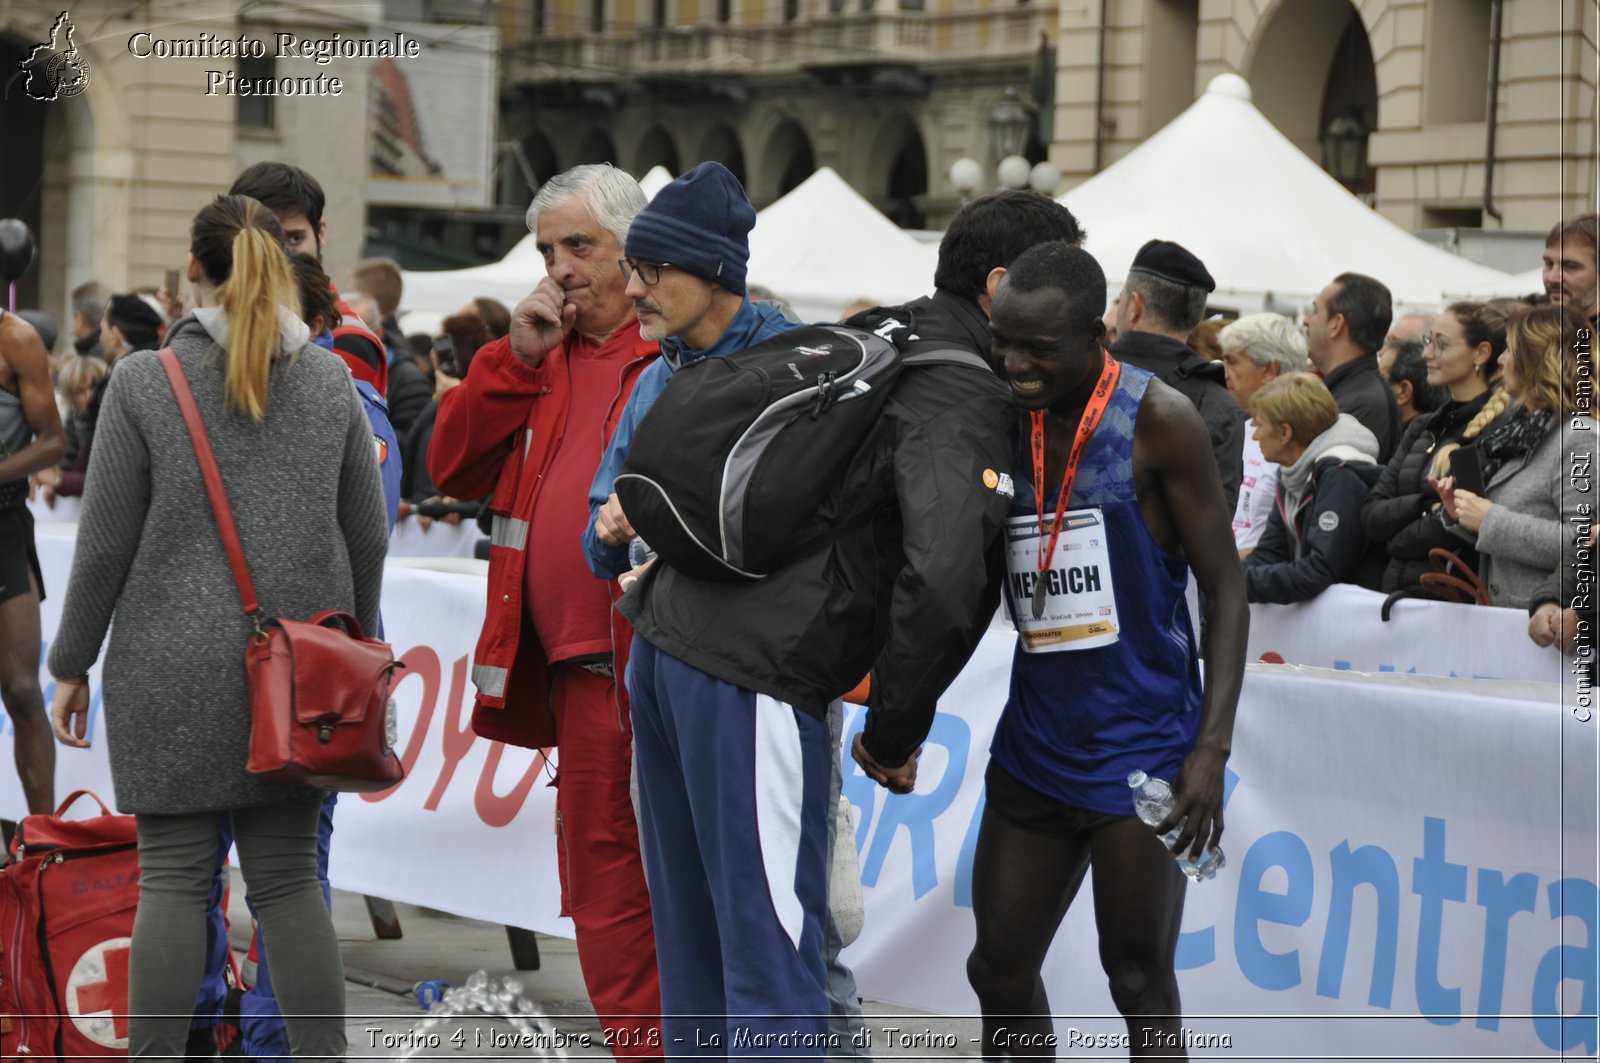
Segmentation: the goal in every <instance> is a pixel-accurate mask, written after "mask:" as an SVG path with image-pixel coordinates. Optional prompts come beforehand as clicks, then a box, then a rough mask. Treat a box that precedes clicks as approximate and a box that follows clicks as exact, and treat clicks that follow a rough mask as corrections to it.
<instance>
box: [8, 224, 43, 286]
mask: <svg viewBox="0 0 1600 1063" xmlns="http://www.w3.org/2000/svg"><path fill="white" fill-rule="evenodd" d="M34 254H35V248H34V245H33V233H31V232H29V231H28V226H27V225H25V224H24V223H23V222H20V221H18V220H17V219H16V218H5V219H0V278H4V279H5V280H7V281H14V280H16V279H17V278H18V277H20V276H22V275H23V274H24V273H26V272H28V267H29V266H31V265H33V257H34Z"/></svg>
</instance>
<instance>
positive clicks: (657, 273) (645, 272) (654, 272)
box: [617, 258, 672, 288]
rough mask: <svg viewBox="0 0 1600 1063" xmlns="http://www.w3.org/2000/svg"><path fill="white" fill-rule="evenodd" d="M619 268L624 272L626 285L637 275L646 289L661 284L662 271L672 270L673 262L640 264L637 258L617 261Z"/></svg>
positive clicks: (623, 277) (623, 276)
mask: <svg viewBox="0 0 1600 1063" xmlns="http://www.w3.org/2000/svg"><path fill="white" fill-rule="evenodd" d="M617 268H618V269H620V270H621V271H622V279H623V281H624V282H625V283H626V282H627V281H630V280H632V279H633V275H634V274H635V273H637V274H638V275H639V279H640V280H642V281H644V286H645V287H646V288H654V287H655V286H656V285H657V284H660V283H661V271H662V270H664V269H671V268H672V263H671V262H640V261H639V260H638V259H636V258H619V259H617Z"/></svg>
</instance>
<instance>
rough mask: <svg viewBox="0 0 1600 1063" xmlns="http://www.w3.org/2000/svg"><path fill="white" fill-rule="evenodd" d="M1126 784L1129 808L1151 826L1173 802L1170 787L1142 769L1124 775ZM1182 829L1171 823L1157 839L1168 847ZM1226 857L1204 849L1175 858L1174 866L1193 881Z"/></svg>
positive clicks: (1214, 870) (1215, 869) (1213, 872)
mask: <svg viewBox="0 0 1600 1063" xmlns="http://www.w3.org/2000/svg"><path fill="white" fill-rule="evenodd" d="M1128 785H1129V786H1130V787H1131V788H1132V789H1133V810H1134V812H1136V813H1137V814H1138V816H1139V818H1140V819H1141V820H1143V821H1144V822H1145V823H1146V824H1148V825H1150V826H1152V827H1154V826H1156V825H1157V824H1159V823H1160V822H1161V821H1162V820H1164V819H1166V818H1167V815H1168V814H1169V813H1171V811H1172V806H1173V803H1174V802H1173V797H1172V787H1171V786H1169V785H1167V783H1166V782H1165V780H1162V779H1152V778H1151V777H1150V776H1148V775H1146V774H1145V773H1144V772H1142V771H1136V772H1133V773H1131V774H1130V775H1129V776H1128ZM1182 829H1183V824H1182V823H1179V824H1178V826H1176V827H1173V828H1172V829H1171V830H1169V831H1168V832H1167V833H1166V834H1164V835H1162V837H1161V840H1162V842H1163V843H1164V844H1165V845H1166V847H1167V848H1168V849H1169V850H1170V849H1171V848H1172V847H1173V845H1174V844H1175V843H1176V842H1177V840H1178V833H1179V831H1181V830H1182ZM1227 864H1228V861H1227V859H1226V858H1225V857H1224V856H1223V855H1222V848H1221V847H1220V846H1218V847H1217V848H1215V849H1207V850H1206V851H1205V853H1204V854H1203V855H1202V856H1201V857H1200V859H1199V860H1192V859H1190V858H1189V857H1187V856H1180V857H1179V858H1178V867H1179V868H1181V869H1182V870H1183V873H1184V874H1185V875H1188V876H1189V877H1190V878H1192V879H1194V880H1195V881H1196V882H1200V881H1203V880H1205V879H1208V878H1213V877H1215V875H1216V873H1217V872H1218V871H1219V870H1220V869H1222V868H1224V867H1226V866H1227Z"/></svg>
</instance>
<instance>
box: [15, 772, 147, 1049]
mask: <svg viewBox="0 0 1600 1063" xmlns="http://www.w3.org/2000/svg"><path fill="white" fill-rule="evenodd" d="M80 797H89V798H91V799H92V800H93V801H94V802H95V804H97V805H99V806H100V815H98V816H91V817H90V818H88V819H73V820H69V819H63V818H62V816H63V814H64V813H65V812H66V811H67V809H68V807H69V806H71V805H72V803H73V802H74V801H76V800H77V799H78V798H80ZM138 905H139V854H138V842H137V835H136V833H135V830H134V819H133V817H132V816H117V815H113V814H112V813H111V810H110V809H108V808H106V806H105V802H103V801H101V800H100V798H98V797H96V796H95V795H94V794H91V793H89V792H88V791H87V790H79V791H77V792H76V793H74V794H73V795H72V796H70V797H68V798H67V799H66V800H65V801H63V802H61V807H60V808H57V809H56V811H55V815H53V816H28V817H27V818H25V819H23V820H22V822H21V823H20V824H19V825H18V827H17V834H16V837H15V838H13V839H12V841H11V856H10V859H9V860H8V861H7V863H6V864H5V866H4V867H0V1058H4V1059H16V1058H18V1057H20V1058H23V1059H51V1058H56V1059H84V1058H94V1057H100V1058H106V1057H114V1056H123V1055H126V1054H127V1051H128V947H129V945H131V944H132V940H133V916H134V911H135V909H137V908H138Z"/></svg>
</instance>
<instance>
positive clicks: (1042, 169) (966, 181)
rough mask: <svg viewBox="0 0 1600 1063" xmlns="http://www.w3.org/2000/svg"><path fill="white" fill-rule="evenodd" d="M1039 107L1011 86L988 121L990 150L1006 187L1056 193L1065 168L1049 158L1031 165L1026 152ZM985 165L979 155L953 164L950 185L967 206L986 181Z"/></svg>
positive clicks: (958, 160) (996, 174) (996, 169)
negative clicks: (1058, 166) (1049, 160)
mask: <svg viewBox="0 0 1600 1063" xmlns="http://www.w3.org/2000/svg"><path fill="white" fill-rule="evenodd" d="M1035 111H1036V108H1035V107H1034V106H1033V105H1032V104H1031V103H1029V102H1027V101H1026V100H1024V99H1023V98H1022V97H1021V96H1020V95H1018V93H1017V90H1016V89H1015V88H1012V87H1010V86H1007V87H1006V91H1005V96H1004V97H1003V98H1002V99H1001V100H1000V102H999V103H997V104H995V105H994V107H992V108H991V109H990V110H989V117H988V119H987V120H986V122H985V124H986V125H987V126H988V129H989V150H990V153H991V161H992V162H993V163H994V164H995V178H996V179H997V183H998V184H999V185H1000V186H1001V187H1004V188H1032V189H1034V190H1035V191H1037V192H1042V193H1043V194H1045V195H1053V194H1054V193H1055V190H1056V186H1057V185H1058V184H1060V183H1061V170H1060V169H1059V168H1057V167H1056V166H1055V165H1053V164H1051V163H1048V162H1041V163H1038V164H1037V165H1033V166H1030V165H1029V164H1028V160H1027V157H1026V156H1025V155H1023V152H1024V151H1026V150H1027V147H1028V134H1029V133H1030V132H1031V131H1032V129H1033V126H1034V114H1035ZM983 174H984V167H983V164H982V163H980V162H979V161H978V160H977V159H973V158H969V157H965V156H963V157H962V158H959V159H957V160H956V161H955V162H954V163H953V164H952V165H951V167H950V185H951V187H953V188H954V189H955V190H956V192H958V193H959V194H960V196H961V205H962V206H966V205H967V201H968V199H969V198H970V197H971V195H972V193H974V192H976V191H977V190H978V188H979V186H981V185H982V184H983Z"/></svg>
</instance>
